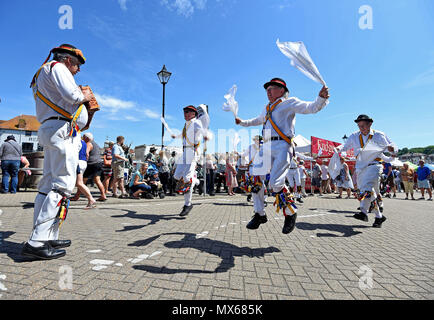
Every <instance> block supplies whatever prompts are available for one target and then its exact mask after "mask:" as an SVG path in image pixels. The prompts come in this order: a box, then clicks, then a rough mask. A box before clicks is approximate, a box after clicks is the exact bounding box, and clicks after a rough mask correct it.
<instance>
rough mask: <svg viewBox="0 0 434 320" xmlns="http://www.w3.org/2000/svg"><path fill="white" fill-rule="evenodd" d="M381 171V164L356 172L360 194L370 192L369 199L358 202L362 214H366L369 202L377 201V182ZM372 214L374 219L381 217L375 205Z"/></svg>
mask: <svg viewBox="0 0 434 320" xmlns="http://www.w3.org/2000/svg"><path fill="white" fill-rule="evenodd" d="M382 170H383V166H382V165H381V164H375V165H371V166H367V167H366V168H363V169H361V170H358V171H357V186H358V188H359V190H360V192H366V191H369V192H371V197H370V198H365V199H363V200H362V201H361V202H360V210H361V211H362V212H363V213H364V214H368V211H369V207H370V206H371V202H373V201H375V200H376V199H377V191H378V189H377V188H378V181H379V177H380V174H381V171H382ZM376 189H377V190H376ZM372 212H374V213H375V217H376V218H381V217H382V216H383V215H382V214H381V212H380V210H379V209H378V206H377V205H376V206H375V207H374V209H373V210H372Z"/></svg>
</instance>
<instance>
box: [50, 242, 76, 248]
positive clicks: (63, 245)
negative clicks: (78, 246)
mask: <svg viewBox="0 0 434 320" xmlns="http://www.w3.org/2000/svg"><path fill="white" fill-rule="evenodd" d="M47 242H48V244H49V245H50V246H51V247H53V248H54V249H60V248H66V247H69V246H70V245H71V240H49V241H47Z"/></svg>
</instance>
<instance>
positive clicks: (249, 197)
mask: <svg viewBox="0 0 434 320" xmlns="http://www.w3.org/2000/svg"><path fill="white" fill-rule="evenodd" d="M251 200H252V195H251V194H249V195H248V196H247V202H250V201H251Z"/></svg>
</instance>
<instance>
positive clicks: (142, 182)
mask: <svg viewBox="0 0 434 320" xmlns="http://www.w3.org/2000/svg"><path fill="white" fill-rule="evenodd" d="M147 171H148V163H147V162H145V163H142V165H141V166H140V168H139V169H138V170H137V171H136V172H134V173H133V176H132V178H131V181H130V184H129V186H130V194H131V198H133V199H140V195H141V194H142V193H145V197H146V194H149V196H150V197H149V196H147V198H151V199H152V195H151V194H150V193H149V192H150V191H151V189H152V188H151V186H150V185H149V184H148V180H147V179H146V177H147Z"/></svg>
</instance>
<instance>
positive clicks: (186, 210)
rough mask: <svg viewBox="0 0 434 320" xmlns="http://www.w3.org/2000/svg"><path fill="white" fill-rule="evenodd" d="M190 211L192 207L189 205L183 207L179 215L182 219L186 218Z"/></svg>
mask: <svg viewBox="0 0 434 320" xmlns="http://www.w3.org/2000/svg"><path fill="white" fill-rule="evenodd" d="M191 209H193V205H190V206H184V207H183V208H182V211H181V213H180V214H179V215H180V216H181V217H184V216H186V215H187V214H189V213H190V211H191Z"/></svg>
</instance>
